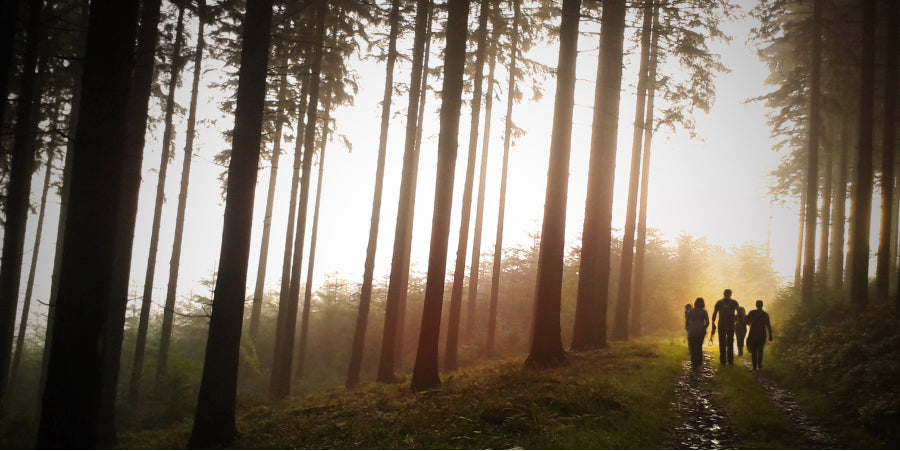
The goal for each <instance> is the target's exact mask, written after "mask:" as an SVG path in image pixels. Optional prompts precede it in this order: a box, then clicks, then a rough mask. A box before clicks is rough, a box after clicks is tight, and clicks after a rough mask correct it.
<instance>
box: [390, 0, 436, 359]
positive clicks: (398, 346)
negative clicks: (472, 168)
mask: <svg viewBox="0 0 900 451" xmlns="http://www.w3.org/2000/svg"><path fill="white" fill-rule="evenodd" d="M427 22H428V23H427V25H426V27H425V57H424V58H423V60H422V86H421V87H420V88H419V110H418V117H417V118H416V124H417V125H416V151H415V154H414V155H413V159H414V161H413V167H414V168H416V170H415V172H413V175H412V180H411V183H410V193H411V195H412V200H411V202H412V204H410V209H409V215H407V222H406V230H407V231H408V232H407V233H406V242H405V243H404V244H403V246H404V247H403V249H404V255H403V262H404V263H403V267H405V268H406V271H405V272H404V273H403V274H402V275H403V280H402V283H401V285H402V286H404V287H408V286H409V261H410V255H411V253H412V228H413V216H414V215H413V213H414V212H415V209H416V208H415V207H416V204H415V199H416V186H417V183H418V177H419V169H418V168H419V155H420V152H421V150H422V127H423V124H424V123H425V99H426V97H427V96H426V94H427V92H428V59H429V57H430V56H431V36H432V32H431V26H432V22H434V3H433V2H432V1H429V2H428V19H427ZM408 296H409V290H408V288H404V289H403V291H401V292H400V297H399V299H398V300H399V302H398V303H397V305H398V307H397V339H396V342H395V345H394V346H395V350H394V353H395V354H396V356H397V359H396V362H394V363H395V365H396V367H397V368H402V367H403V355H404V353H403V352H404V341H405V338H406V336H405V334H404V333H405V331H406V299H407V297H408Z"/></svg>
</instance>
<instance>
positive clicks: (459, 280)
mask: <svg viewBox="0 0 900 451" xmlns="http://www.w3.org/2000/svg"><path fill="white" fill-rule="evenodd" d="M488 6H489V2H488V1H487V0H482V1H481V13H480V16H479V18H478V30H477V31H476V32H475V40H476V42H477V43H478V47H477V48H476V50H475V79H474V80H473V92H472V120H471V122H470V125H469V153H468V159H467V160H466V180H465V182H464V185H463V197H462V214H461V216H460V221H459V240H458V241H457V245H456V267H455V268H454V271H453V288H452V289H451V291H450V318H449V324H448V326H447V342H446V355H445V356H444V371H447V372H450V371H456V369H457V368H458V367H459V354H458V350H459V322H460V316H461V315H460V312H461V310H462V295H463V285H464V283H465V279H466V248H467V246H468V244H469V222H470V220H471V216H472V191H473V185H474V181H475V156H476V155H477V153H478V124H479V120H480V119H481V97H482V83H483V80H484V75H483V74H484V57H485V55H486V53H487V18H488V14H489V13H490V11H489V8H488ZM462 64H463V65H465V60H463V61H462ZM441 109H443V106H442V107H441ZM457 121H458V120H457ZM482 151H483V150H482ZM455 166H456V164H455V163H454V165H453V166H452V167H455ZM452 180H453V177H452V175H451V177H450V181H451V183H452Z"/></svg>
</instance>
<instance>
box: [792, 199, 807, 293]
mask: <svg viewBox="0 0 900 451" xmlns="http://www.w3.org/2000/svg"><path fill="white" fill-rule="evenodd" d="M799 217H800V232H799V235H798V238H797V264H796V266H795V267H794V287H799V286H800V282H801V280H802V279H801V277H802V275H803V235H804V232H805V231H806V192H803V193H802V194H801V195H800V215H799Z"/></svg>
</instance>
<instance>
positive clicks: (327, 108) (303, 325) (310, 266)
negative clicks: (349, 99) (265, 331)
mask: <svg viewBox="0 0 900 451" xmlns="http://www.w3.org/2000/svg"><path fill="white" fill-rule="evenodd" d="M332 83H335V81H332ZM331 91H332V89H331V87H330V86H329V87H328V89H327V90H326V92H325V98H324V100H323V102H322V112H323V113H324V114H325V117H324V120H323V121H322V123H323V125H322V143H321V144H320V145H319V174H318V177H317V179H316V202H315V205H314V206H313V223H312V233H311V235H310V237H309V263H307V265H306V285H305V286H304V290H303V313H302V314H301V319H300V340H299V346H298V347H299V349H298V350H297V369H296V370H295V371H294V377H295V378H296V379H302V378H303V373H304V370H305V369H306V347H307V337H308V336H309V315H310V309H311V308H312V278H313V270H314V269H315V266H316V243H317V242H318V238H319V204H320V203H321V200H322V176H323V175H324V173H325V147H327V146H328V132H329V130H330V125H329V122H330V121H331V100H332V99H331V94H332V93H331Z"/></svg>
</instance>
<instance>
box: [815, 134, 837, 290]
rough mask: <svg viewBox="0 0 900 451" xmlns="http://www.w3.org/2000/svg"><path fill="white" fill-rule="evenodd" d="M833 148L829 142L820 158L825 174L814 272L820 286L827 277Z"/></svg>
mask: <svg viewBox="0 0 900 451" xmlns="http://www.w3.org/2000/svg"><path fill="white" fill-rule="evenodd" d="M834 146H835V143H834V142H831V143H828V146H827V147H825V148H823V149H822V150H823V151H824V152H823V155H822V156H823V157H824V159H825V161H824V163H823V164H822V168H823V170H824V172H825V174H824V180H823V181H822V213H821V215H820V216H819V217H821V218H822V220H821V222H822V225H821V230H822V235H821V236H820V237H819V266H818V269H817V271H816V280H817V281H819V282H818V283H819V284H820V285H825V281H826V280H827V277H828V276H827V274H828V240H829V238H830V237H829V231H830V230H831V224H829V221H830V220H831V208H832V206H831V197H832V196H831V193H832V189H831V185H832V183H833V181H832V178H833V171H832V170H831V169H832V166H834V161H833V160H834V156H833V155H834Z"/></svg>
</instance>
